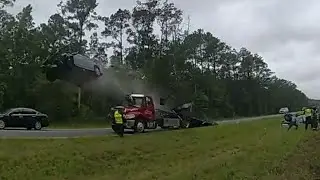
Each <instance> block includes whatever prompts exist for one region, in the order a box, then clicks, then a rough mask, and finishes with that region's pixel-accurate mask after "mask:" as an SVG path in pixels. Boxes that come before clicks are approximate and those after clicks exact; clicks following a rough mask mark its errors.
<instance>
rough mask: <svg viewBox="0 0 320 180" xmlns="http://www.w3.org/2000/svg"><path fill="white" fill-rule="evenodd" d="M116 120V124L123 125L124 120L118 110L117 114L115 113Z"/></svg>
mask: <svg viewBox="0 0 320 180" xmlns="http://www.w3.org/2000/svg"><path fill="white" fill-rule="evenodd" d="M113 116H114V119H115V121H116V124H123V119H122V115H121V114H120V113H119V111H118V110H116V111H115V112H114V115H113Z"/></svg>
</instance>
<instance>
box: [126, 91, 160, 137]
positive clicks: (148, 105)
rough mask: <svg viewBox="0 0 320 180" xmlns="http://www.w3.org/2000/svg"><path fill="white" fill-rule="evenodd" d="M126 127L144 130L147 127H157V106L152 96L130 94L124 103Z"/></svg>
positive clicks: (137, 130)
mask: <svg viewBox="0 0 320 180" xmlns="http://www.w3.org/2000/svg"><path fill="white" fill-rule="evenodd" d="M123 117H124V119H125V120H126V123H125V128H126V129H134V130H135V131H136V132H144V130H145V129H155V128H157V123H156V118H155V106H154V102H153V99H152V97H151V96H146V95H143V94H130V95H127V96H126V100H125V103H124V116H123Z"/></svg>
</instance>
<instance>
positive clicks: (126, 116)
mask: <svg viewBox="0 0 320 180" xmlns="http://www.w3.org/2000/svg"><path fill="white" fill-rule="evenodd" d="M135 117H136V116H135V115H134V114H126V115H124V118H125V119H133V118H135Z"/></svg>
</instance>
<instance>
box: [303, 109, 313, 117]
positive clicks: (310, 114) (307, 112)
mask: <svg viewBox="0 0 320 180" xmlns="http://www.w3.org/2000/svg"><path fill="white" fill-rule="evenodd" d="M304 114H305V115H306V116H312V110H311V109H309V108H308V109H305V110H304Z"/></svg>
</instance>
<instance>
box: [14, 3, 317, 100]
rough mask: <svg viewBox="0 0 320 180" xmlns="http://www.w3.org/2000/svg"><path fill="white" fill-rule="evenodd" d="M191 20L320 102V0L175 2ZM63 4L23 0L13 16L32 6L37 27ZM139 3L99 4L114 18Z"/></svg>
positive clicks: (192, 24)
mask: <svg viewBox="0 0 320 180" xmlns="http://www.w3.org/2000/svg"><path fill="white" fill-rule="evenodd" d="M173 2H174V3H175V4H176V5H177V7H179V8H181V9H182V10H184V12H185V15H184V16H185V17H187V15H190V17H191V29H192V30H195V29H197V28H204V29H205V30H207V31H211V32H212V33H213V34H214V35H215V36H217V37H219V38H221V39H222V40H223V41H225V42H227V43H228V44H230V45H232V46H233V47H236V48H240V47H242V46H244V47H247V48H248V49H249V50H251V51H252V52H254V53H259V54H261V55H262V56H263V57H264V58H265V61H266V62H267V63H268V64H269V67H270V68H271V69H272V70H273V71H275V72H276V75H278V76H279V77H281V78H285V79H288V80H291V81H293V82H295V83H296V84H297V85H298V88H299V89H301V90H302V91H304V92H305V93H306V94H307V95H308V96H309V97H311V98H320V94H319V93H318V91H317V89H319V88H320V76H318V75H317V74H318V69H319V68H320V61H319V60H318V59H319V58H320V51H318V49H317V47H319V45H320V43H319V42H320V41H319V40H320V23H318V22H320V13H318V11H319V9H320V1H316V0H307V1H302V0H281V1H280V0H197V1H185V0H173ZM58 3H59V0H50V1H48V0H19V2H18V3H17V4H16V7H14V8H13V9H10V11H11V12H18V11H20V10H21V9H22V7H23V6H26V5H27V4H32V5H33V7H34V12H33V15H34V19H35V21H36V22H37V23H40V22H46V21H47V19H48V17H49V16H50V15H51V14H53V13H55V12H56V4H58ZM134 4H135V1H134V0H130V1H129V0H117V1H111V0H100V1H99V8H98V9H97V12H98V13H99V14H102V15H110V14H111V13H113V12H115V11H116V10H117V9H118V8H129V9H131V8H132V6H133V5H134Z"/></svg>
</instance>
